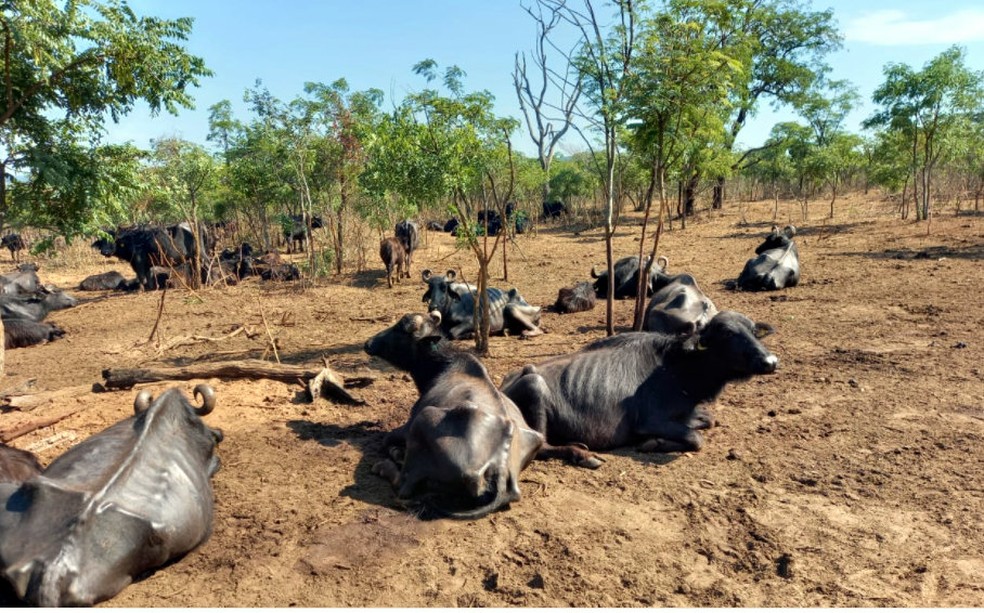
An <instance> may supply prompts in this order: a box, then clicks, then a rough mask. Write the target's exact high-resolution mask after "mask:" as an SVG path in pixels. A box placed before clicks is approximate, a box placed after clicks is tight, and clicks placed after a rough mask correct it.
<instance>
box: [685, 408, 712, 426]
mask: <svg viewBox="0 0 984 613" xmlns="http://www.w3.org/2000/svg"><path fill="white" fill-rule="evenodd" d="M716 423H717V421H716V420H715V419H714V414H713V413H711V412H710V411H708V410H707V409H705V408H703V407H697V408H695V409H694V414H693V415H692V416H691V417H690V421H689V422H687V426H689V427H690V428H693V429H694V430H707V429H708V428H713V427H714V425H715V424H716Z"/></svg>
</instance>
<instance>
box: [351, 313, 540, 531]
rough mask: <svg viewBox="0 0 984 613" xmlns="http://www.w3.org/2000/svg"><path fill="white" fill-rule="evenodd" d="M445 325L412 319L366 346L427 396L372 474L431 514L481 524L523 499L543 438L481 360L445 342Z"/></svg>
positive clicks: (436, 317)
mask: <svg viewBox="0 0 984 613" xmlns="http://www.w3.org/2000/svg"><path fill="white" fill-rule="evenodd" d="M440 323H441V322H440V314H438V313H436V312H435V313H432V314H430V315H420V314H413V313H410V314H407V315H404V316H403V317H402V318H401V319H400V321H398V322H397V323H396V324H395V325H393V326H391V327H389V328H387V329H386V330H383V331H382V332H380V333H379V334H376V335H375V336H373V337H372V338H371V339H369V341H368V342H366V345H365V351H366V353H368V354H369V355H371V356H375V357H379V358H382V359H384V360H386V361H387V362H389V363H390V364H392V365H393V366H395V367H397V368H399V369H401V370H404V371H407V372H409V373H410V376H411V377H412V378H413V381H414V383H415V384H416V386H417V391H418V392H419V394H420V397H419V398H418V399H417V402H416V403H414V405H413V407H412V408H411V409H410V418H409V419H408V420H407V422H406V423H405V424H404V425H403V426H400V427H399V428H397V429H396V430H394V431H393V432H391V433H390V434H389V435H388V436H387V439H386V446H387V448H388V451H389V455H390V457H391V458H393V459H392V460H383V461H381V462H379V463H377V464H376V465H375V466H374V467H373V471H374V472H376V473H377V474H379V475H381V476H383V477H385V478H387V479H388V480H389V481H390V483H392V484H393V487H394V488H395V489H396V492H397V498H398V499H399V500H400V501H401V503H403V504H404V505H406V506H409V507H411V508H413V507H417V508H418V509H415V510H420V511H422V512H423V513H424V514H427V515H438V516H442V515H443V516H449V517H455V518H460V519H470V518H476V517H482V516H483V515H486V514H488V513H491V512H492V511H495V510H496V509H499V508H502V507H503V506H505V505H508V504H509V503H510V502H513V501H516V500H518V499H519V497H520V492H519V473H520V471H522V470H523V469H524V468H525V467H526V466H527V465H528V464H529V463H530V461H531V460H532V459H533V456H534V455H535V454H536V452H537V450H538V449H539V448H540V445H542V444H543V436H541V435H540V434H538V433H536V432H534V431H532V430H531V429H530V428H529V427H528V426H527V425H526V422H525V421H523V416H522V415H521V414H520V412H519V409H518V408H516V405H515V404H513V402H512V401H511V400H509V399H508V398H506V397H505V396H504V395H503V394H502V393H501V392H499V390H497V389H496V387H495V384H494V383H493V382H492V379H491V378H490V377H489V373H488V371H487V370H486V369H485V366H484V365H483V364H482V362H481V361H479V359H478V358H477V357H475V356H474V355H472V354H471V353H468V352H465V351H459V350H456V349H455V348H454V347H453V346H452V345H451V344H450V343H449V342H448V341H446V340H445V339H444V338H443V337H442V336H441V331H440ZM394 460H395V461H394ZM401 464H402V465H401Z"/></svg>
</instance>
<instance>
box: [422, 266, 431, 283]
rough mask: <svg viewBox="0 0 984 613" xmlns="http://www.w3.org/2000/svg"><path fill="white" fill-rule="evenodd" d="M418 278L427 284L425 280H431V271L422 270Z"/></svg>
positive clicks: (428, 269) (427, 269)
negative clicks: (421, 278)
mask: <svg viewBox="0 0 984 613" xmlns="http://www.w3.org/2000/svg"><path fill="white" fill-rule="evenodd" d="M420 276H421V277H423V278H424V283H427V280H428V279H430V278H431V270H430V268H425V269H423V270H422V271H421V272H420Z"/></svg>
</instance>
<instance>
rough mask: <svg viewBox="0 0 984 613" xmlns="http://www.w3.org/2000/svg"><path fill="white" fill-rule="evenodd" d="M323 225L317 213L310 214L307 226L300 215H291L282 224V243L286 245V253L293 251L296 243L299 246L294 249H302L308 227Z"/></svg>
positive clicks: (320, 226) (312, 228) (313, 227)
mask: <svg viewBox="0 0 984 613" xmlns="http://www.w3.org/2000/svg"><path fill="white" fill-rule="evenodd" d="M323 227H325V221H324V219H322V218H321V216H319V215H312V216H311V221H310V222H309V223H308V224H307V226H305V225H304V217H303V216H302V215H291V216H290V217H289V218H288V219H287V222H286V223H285V224H284V243H285V244H286V245H287V253H292V252H293V251H295V249H294V247H295V246H298V245H299V247H300V248H299V249H296V251H304V244H305V242H306V241H307V237H308V229H311V230H317V229H318V228H323Z"/></svg>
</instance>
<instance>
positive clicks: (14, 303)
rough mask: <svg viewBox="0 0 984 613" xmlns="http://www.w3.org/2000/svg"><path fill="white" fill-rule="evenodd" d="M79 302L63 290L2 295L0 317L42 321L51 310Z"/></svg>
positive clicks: (64, 307)
mask: <svg viewBox="0 0 984 613" xmlns="http://www.w3.org/2000/svg"><path fill="white" fill-rule="evenodd" d="M78 303H79V301H78V300H76V299H75V298H74V297H72V296H69V295H68V294H66V293H65V292H63V291H62V290H54V291H50V290H44V291H41V292H37V293H35V294H15V295H3V296H0V317H2V318H3V319H4V320H7V319H30V320H31V321H41V320H42V319H44V318H45V317H47V316H48V313H50V312H51V311H58V310H61V309H67V308H70V307H73V306H75V305H77V304H78Z"/></svg>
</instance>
